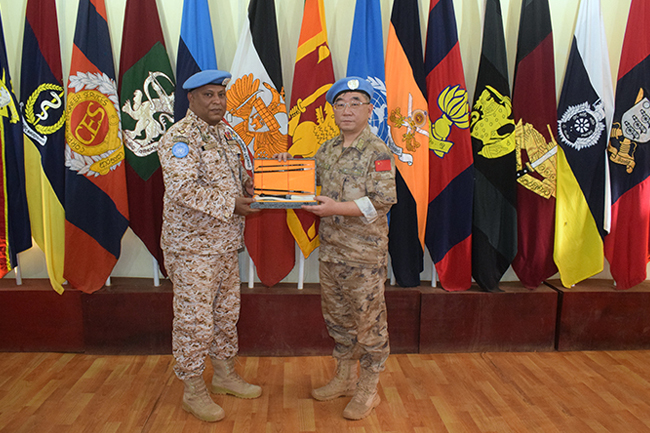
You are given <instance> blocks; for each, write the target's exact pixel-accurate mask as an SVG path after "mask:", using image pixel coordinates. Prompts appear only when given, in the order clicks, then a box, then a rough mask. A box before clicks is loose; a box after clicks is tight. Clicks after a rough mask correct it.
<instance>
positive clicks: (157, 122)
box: [118, 0, 175, 275]
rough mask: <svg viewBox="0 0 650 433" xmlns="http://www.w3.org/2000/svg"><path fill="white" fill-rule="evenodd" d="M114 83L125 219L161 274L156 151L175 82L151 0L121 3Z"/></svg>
mask: <svg viewBox="0 0 650 433" xmlns="http://www.w3.org/2000/svg"><path fill="white" fill-rule="evenodd" d="M143 17H147V19H146V20H143V19H142V18H143ZM118 83H119V85H120V92H119V94H120V107H121V110H122V132H123V134H124V151H125V155H126V168H125V170H126V184H127V189H128V197H129V217H130V218H129V219H130V223H129V224H130V226H131V229H132V230H133V232H134V233H135V234H136V235H137V236H138V237H139V238H140V239H141V240H142V242H143V243H144V245H145V246H146V247H147V250H149V253H151V255H152V256H153V257H154V258H155V259H156V260H157V261H158V264H159V266H160V270H161V271H162V273H163V275H165V274H166V272H165V267H164V261H163V254H162V250H161V249H160V233H161V230H162V208H163V194H164V190H165V187H164V184H163V179H162V169H161V168H160V161H159V159H158V152H157V150H158V140H160V138H162V136H163V134H164V133H165V131H167V128H169V127H170V126H171V125H172V124H173V123H174V87H175V83H174V74H173V72H172V67H171V65H170V63H169V57H168V56H167V50H166V49H165V39H164V37H163V33H162V29H161V27H160V19H159V18H158V8H157V7H156V1H155V0H128V1H127V3H126V11H125V14H124V31H123V33H122V51H121V57H120V76H119V80H118Z"/></svg>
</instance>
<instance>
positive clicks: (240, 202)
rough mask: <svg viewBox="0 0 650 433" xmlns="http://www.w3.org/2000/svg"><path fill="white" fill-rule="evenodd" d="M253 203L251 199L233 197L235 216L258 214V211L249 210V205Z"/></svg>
mask: <svg viewBox="0 0 650 433" xmlns="http://www.w3.org/2000/svg"><path fill="white" fill-rule="evenodd" d="M254 201H255V199H254V198H252V197H235V214H236V215H243V216H246V215H248V214H251V213H255V212H259V211H260V210H259V209H253V208H251V203H253V202H254Z"/></svg>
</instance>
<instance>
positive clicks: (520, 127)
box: [512, 0, 557, 289]
mask: <svg viewBox="0 0 650 433" xmlns="http://www.w3.org/2000/svg"><path fill="white" fill-rule="evenodd" d="M556 107H557V105H556V99H555V60H554V56H553V31H552V28H551V14H550V11H549V8H548V0H531V1H525V2H523V3H522V9H521V18H520V20H519V39H518V43H517V63H516V67H515V81H514V86H513V89H512V112H513V114H514V118H515V124H516V127H515V143H516V146H517V147H516V150H515V152H516V157H517V242H518V247H517V255H516V256H515V258H514V260H513V262H512V268H513V269H514V271H515V272H516V273H517V276H518V277H519V281H521V283H522V284H523V285H524V286H525V287H528V288H529V289H534V288H537V287H538V286H539V285H540V284H542V282H543V281H544V280H545V279H547V278H549V277H551V276H552V275H553V274H555V273H556V272H557V267H556V266H555V262H554V261H553V240H554V235H555V187H556V182H557V175H556V173H557V170H556V154H557V143H556V142H555V131H556V130H557V109H556Z"/></svg>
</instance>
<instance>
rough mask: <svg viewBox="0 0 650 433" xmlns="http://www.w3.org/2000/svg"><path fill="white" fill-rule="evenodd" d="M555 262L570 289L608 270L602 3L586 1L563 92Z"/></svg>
mask: <svg viewBox="0 0 650 433" xmlns="http://www.w3.org/2000/svg"><path fill="white" fill-rule="evenodd" d="M557 112H558V115H557V118H558V127H557V135H558V140H557V142H558V151H557V196H556V197H557V198H556V211H555V246H554V252H553V258H554V260H555V264H556V265H557V267H558V270H559V271H560V279H561V280H562V284H563V285H564V286H565V287H571V286H573V285H574V284H577V283H579V282H580V281H582V280H585V279H587V278H589V277H591V276H593V275H596V274H597V273H599V272H600V271H602V270H603V266H604V250H603V248H604V246H603V237H604V236H605V232H606V230H607V229H608V227H607V225H608V223H609V200H610V199H611V198H610V197H609V184H608V182H607V177H608V176H607V169H608V167H607V142H608V135H609V133H608V131H609V129H610V127H611V124H612V117H613V113H614V92H613V90H612V78H611V70H610V68H609V57H608V54H607V40H606V38H605V30H604V24H603V18H602V14H601V11H600V0H582V1H581V2H580V9H579V10H578V21H577V24H576V29H575V35H574V36H573V43H572V44H571V50H570V51H569V61H568V63H567V69H566V73H565V76H564V84H563V85H562V92H561V93H560V102H559V103H558V109H557Z"/></svg>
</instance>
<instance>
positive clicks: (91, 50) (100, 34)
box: [63, 0, 129, 293]
mask: <svg viewBox="0 0 650 433" xmlns="http://www.w3.org/2000/svg"><path fill="white" fill-rule="evenodd" d="M66 121H67V122H66V149H65V154H66V162H65V163H66V167H67V168H68V170H66V174H65V181H66V189H65V218H66V223H65V265H64V274H63V276H64V277H65V278H66V279H67V280H68V283H69V284H70V285H71V286H72V287H74V288H76V289H79V290H82V291H84V292H88V293H92V292H94V291H96V290H99V289H100V288H101V287H102V286H103V285H104V283H105V281H106V279H107V278H108V277H109V276H110V274H111V271H112V270H113V267H114V266H115V263H117V259H118V258H119V256H120V251H121V240H122V236H123V235H124V232H125V231H126V229H127V227H128V225H129V212H128V202H127V196H126V178H125V174H124V146H123V145H122V139H121V135H122V133H121V128H120V107H119V100H118V97H117V88H116V86H115V68H114V66H113V51H112V50H111V44H110V38H109V32H108V23H107V22H106V7H105V6H104V0H80V2H79V11H78V13H77V26H76V29H75V37H74V46H73V47H72V62H71V65H70V77H69V79H68V100H67V106H66Z"/></svg>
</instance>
